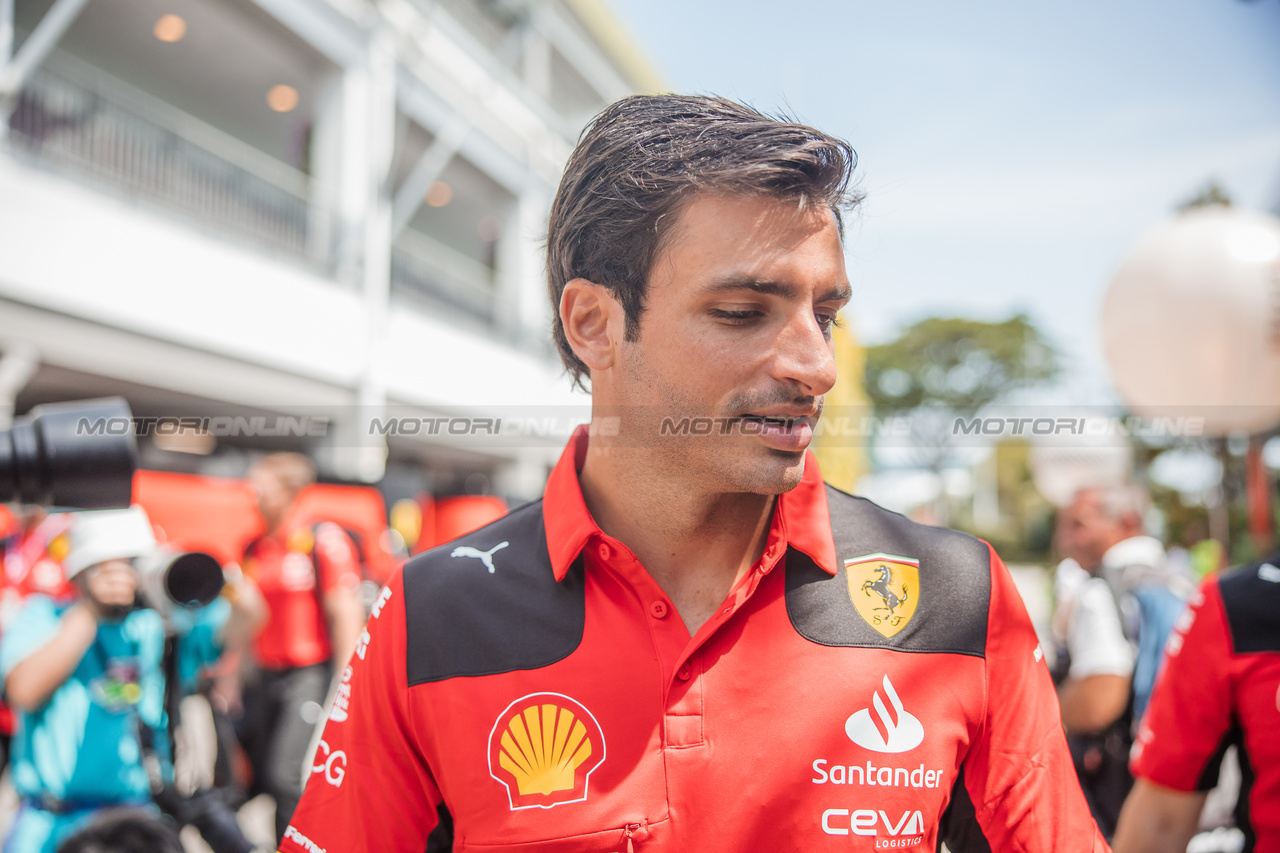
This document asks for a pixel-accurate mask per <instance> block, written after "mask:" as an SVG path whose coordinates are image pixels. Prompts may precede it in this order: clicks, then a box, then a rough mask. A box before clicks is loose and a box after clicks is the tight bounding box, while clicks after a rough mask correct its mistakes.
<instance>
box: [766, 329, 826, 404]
mask: <svg viewBox="0 0 1280 853" xmlns="http://www.w3.org/2000/svg"><path fill="white" fill-rule="evenodd" d="M774 347H775V352H774V357H773V364H772V372H773V375H774V378H775V379H778V380H781V381H785V382H789V383H794V384H796V385H798V386H799V390H800V391H801V393H802V394H804V395H805V396H811V397H820V396H822V395H823V394H825V393H827V392H828V391H830V390H831V388H832V386H834V385H835V384H836V359H835V355H834V354H833V352H832V346H831V339H830V338H828V337H827V335H826V333H824V332H823V330H822V327H821V326H820V325H819V324H818V319H817V318H816V317H815V316H814V315H813V312H812V311H803V310H802V311H799V312H797V313H796V314H795V315H794V316H792V317H791V318H790V319H789V320H788V321H787V324H786V326H785V327H784V328H783V329H782V331H781V332H780V333H779V335H778V337H777V339H776V340H775V342H774Z"/></svg>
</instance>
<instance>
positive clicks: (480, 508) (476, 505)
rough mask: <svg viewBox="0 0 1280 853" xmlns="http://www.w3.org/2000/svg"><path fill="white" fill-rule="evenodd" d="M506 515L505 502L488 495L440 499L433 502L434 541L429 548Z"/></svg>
mask: <svg viewBox="0 0 1280 853" xmlns="http://www.w3.org/2000/svg"><path fill="white" fill-rule="evenodd" d="M506 514H507V502H506V501H504V500H503V499H502V498H498V497H493V496H490V495H462V496H459V497H453V498H441V499H439V500H437V501H436V502H435V516H436V523H435V541H434V542H433V543H432V545H431V546H430V547H434V546H435V545H443V544H444V543H445V542H448V541H450V540H452V539H457V538H458V537H459V536H464V535H466V534H468V533H470V532H471V531H473V530H477V529H479V528H481V527H484V526H485V525H486V524H488V523H489V522H491V521H496V520H497V519H499V518H502V516H504V515H506ZM424 527H425V525H424Z"/></svg>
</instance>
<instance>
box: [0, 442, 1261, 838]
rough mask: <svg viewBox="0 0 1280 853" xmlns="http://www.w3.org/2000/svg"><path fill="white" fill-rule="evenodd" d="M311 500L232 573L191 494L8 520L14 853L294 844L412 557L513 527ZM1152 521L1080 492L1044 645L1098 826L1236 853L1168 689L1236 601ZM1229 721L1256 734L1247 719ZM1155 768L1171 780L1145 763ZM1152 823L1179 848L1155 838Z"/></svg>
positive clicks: (1143, 508) (264, 492) (1233, 757)
mask: <svg viewBox="0 0 1280 853" xmlns="http://www.w3.org/2000/svg"><path fill="white" fill-rule="evenodd" d="M314 480H315V471H314V468H313V467H312V464H311V462H310V461H309V460H308V459H307V458H306V457H305V456H302V455H299V454H291V453H279V454H272V455H269V456H266V457H264V458H262V459H261V460H259V461H258V463H257V464H255V465H254V466H253V468H252V469H251V470H250V472H249V475H248V477H247V481H246V482H245V483H241V484H240V487H241V488H243V489H244V492H243V493H244V494H247V495H251V496H252V502H253V505H254V508H255V515H254V519H253V522H254V523H253V525H252V526H244V527H243V528H234V525H233V529H243V530H244V531H247V534H246V535H245V536H243V541H240V542H237V543H235V544H234V546H232V545H229V544H227V543H225V542H223V543H215V545H216V547H212V548H210V549H209V550H211V551H219V550H221V551H223V552H225V553H224V554H223V555H221V556H222V557H223V558H221V559H219V558H215V557H214V556H212V555H210V554H208V553H204V552H202V551H199V550H194V549H193V550H187V549H186V548H185V547H184V545H183V542H184V541H186V542H189V541H191V537H190V536H186V537H184V536H177V537H174V536H172V535H171V531H167V530H166V529H165V528H164V526H162V525H160V524H158V523H156V518H157V517H159V518H169V519H172V518H174V516H173V514H172V510H173V507H172V504H173V503H174V502H178V503H181V502H183V501H184V500H185V501H187V502H189V503H190V502H191V499H190V498H181V497H178V495H179V492H176V491H174V490H172V489H170V490H169V491H164V490H157V489H156V488H154V487H149V488H147V489H142V490H135V498H136V497H137V495H138V493H139V491H140V492H141V494H142V495H143V496H144V497H145V498H146V500H144V501H143V502H142V503H143V504H150V505H151V506H150V510H151V515H148V508H147V507H145V506H144V505H135V506H133V507H132V508H130V509H127V510H110V511H96V512H80V513H55V514H49V513H46V512H45V511H44V510H42V509H39V508H35V507H26V508H22V509H20V510H19V511H18V512H16V513H15V514H13V515H12V516H11V517H10V518H9V519H8V526H9V529H8V530H7V535H6V538H4V539H3V540H2V542H0V552H2V553H3V561H4V562H3V566H4V572H3V591H2V592H0V677H3V679H4V694H3V695H4V700H5V704H4V705H3V706H0V714H2V715H3V716H0V732H2V735H0V746H2V748H3V753H4V760H5V763H6V764H7V773H8V780H9V784H10V785H11V786H12V788H13V789H14V790H15V791H16V794H17V798H18V807H17V811H16V813H15V814H13V815H12V817H11V819H10V823H9V830H8V836H7V840H6V842H5V846H4V850H5V851H6V853H28V851H49V853H53V852H54V851H63V850H72V851H75V850H93V851H109V850H141V851H145V850H157V851H168V850H180V849H182V847H181V845H180V843H179V840H178V835H177V830H178V829H179V828H181V827H183V826H187V825H190V826H193V827H195V829H196V830H198V832H199V834H200V836H201V837H202V838H203V840H204V843H205V844H207V845H208V846H209V847H210V848H211V849H212V850H214V851H215V852H216V853H249V851H252V850H253V849H255V845H254V843H253V842H251V841H250V840H249V839H248V838H247V837H246V834H245V832H244V830H243V829H242V828H241V826H240V824H239V823H238V822H237V817H236V812H237V810H238V809H239V808H240V807H241V806H243V805H244V804H245V803H246V802H248V801H249V800H250V799H252V798H255V797H258V796H259V795H263V794H265V795H267V796H269V798H270V802H271V803H273V804H274V833H275V837H276V838H279V837H280V835H281V834H282V833H283V832H284V830H285V828H286V826H287V825H288V823H289V818H290V815H291V814H292V812H293V810H294V808H295V806H296V805H297V803H298V800H299V798H300V796H301V793H302V790H303V787H304V785H305V783H306V781H307V780H308V779H309V778H311V777H312V776H314V775H323V776H324V777H325V778H326V779H328V780H329V781H330V782H334V780H340V779H341V776H342V774H343V773H344V761H345V759H344V757H343V755H342V753H341V752H334V753H332V754H329V753H328V750H327V749H325V747H324V744H323V742H322V741H321V740H320V733H321V729H322V727H323V724H324V722H325V721H326V720H328V719H330V718H333V719H342V718H344V715H345V713H346V695H345V693H344V685H345V684H346V681H347V679H348V678H349V676H350V669H349V668H348V667H347V661H348V660H349V659H350V658H351V656H352V655H353V654H358V653H359V651H358V650H359V647H360V644H361V641H362V639H361V638H362V634H363V631H364V622H365V620H366V618H367V616H368V612H369V608H370V607H371V606H373V605H374V603H375V602H376V599H377V594H378V589H379V587H380V585H381V583H382V581H384V580H385V579H386V577H387V576H388V574H389V573H390V572H391V571H392V570H393V569H394V568H395V566H396V565H398V563H399V561H401V560H402V559H403V558H404V557H406V556H407V555H408V552H409V551H410V550H421V548H423V547H426V546H429V545H433V544H436V543H437V542H438V541H441V540H442V538H443V539H448V538H453V536H455V535H458V534H460V533H462V532H465V531H466V530H467V529H470V528H472V527H476V526H479V525H480V524H481V523H484V522H485V521H487V520H489V519H490V518H492V517H494V516H496V515H497V514H499V513H501V512H502V511H503V507H502V506H501V505H500V502H496V501H494V499H482V500H481V501H480V502H479V506H480V508H479V510H477V505H476V504H475V503H474V502H473V503H472V504H470V505H469V506H470V510H469V512H470V515H467V514H465V513H464V517H460V518H458V519H455V520H454V522H453V523H454V526H455V528H456V529H437V527H438V526H437V527H433V528H432V529H433V531H434V533H433V534H428V535H424V531H423V528H424V523H425V524H426V526H428V527H431V526H432V524H433V523H434V522H433V521H432V519H431V518H430V517H429V516H428V517H427V518H426V519H425V522H424V515H423V513H422V511H421V508H420V507H418V508H416V509H415V508H412V507H407V506H405V505H403V504H397V505H396V506H395V507H394V508H393V509H392V512H391V513H390V516H391V521H390V526H388V525H387V522H386V517H387V514H386V513H385V511H383V510H382V504H381V502H380V500H379V501H378V502H377V512H376V513H375V515H376V516H377V519H376V521H375V522H374V523H373V527H370V526H369V525H368V524H365V523H363V522H361V521H360V520H359V515H360V514H359V512H358V511H356V510H354V509H353V507H354V505H355V504H356V503H358V502H359V501H358V500H357V499H358V498H359V495H358V494H356V493H355V492H351V493H349V494H347V497H346V498H343V497H342V494H343V493H342V492H341V489H342V488H343V487H331V488H336V489H338V490H339V491H338V492H337V493H336V494H337V495H338V497H337V498H336V499H335V498H334V497H333V495H330V496H329V498H328V499H325V500H320V499H318V498H317V497H316V494H317V492H316V491H315V490H316V489H317V488H323V487H317V486H315V485H314ZM198 485H199V484H198V483H197V486H198ZM192 494H194V495H196V496H197V497H198V496H199V495H200V494H202V492H200V491H199V488H197V489H196V490H195V491H194V492H192ZM366 497H367V496H366ZM158 501H159V503H157V502H158ZM166 502H167V504H166ZM216 504H217V501H214V500H210V501H209V502H208V503H207V504H206V505H204V506H202V505H201V503H200V500H199V499H196V500H195V501H194V503H192V505H191V506H188V507H186V513H187V516H191V517H194V518H195V519H196V522H197V524H196V526H197V527H199V526H200V524H201V522H203V523H204V524H205V525H208V524H210V523H211V522H212V521H214V520H216V519H218V518H220V516H218V513H217V511H216ZM477 512H478V513H479V514H477ZM1149 514H1150V503H1149V498H1148V496H1147V494H1146V492H1145V491H1144V489H1143V488H1141V487H1140V486H1137V485H1132V484H1110V485H1106V486H1100V487H1096V488H1086V489H1083V490H1081V491H1080V492H1079V493H1077V495H1076V497H1075V499H1074V500H1073V501H1072V502H1071V503H1070V505H1068V506H1066V507H1063V508H1062V509H1061V510H1060V512H1059V514H1058V522H1057V529H1056V535H1055V544H1056V550H1057V552H1058V554H1059V555H1060V557H1061V558H1062V561H1061V563H1060V564H1059V565H1058V567H1057V569H1056V573H1055V577H1054V599H1055V601H1054V607H1055V609H1054V612H1053V619H1052V624H1051V625H1048V626H1045V628H1046V631H1047V633H1048V634H1049V635H1050V636H1051V637H1052V638H1053V646H1054V647H1053V648H1052V649H1050V650H1049V662H1050V663H1051V665H1052V673H1053V676H1054V681H1055V683H1057V685H1058V690H1059V700H1060V704H1061V710H1062V721H1063V727H1064V729H1065V731H1066V733H1067V737H1068V742H1069V745H1070V748H1071V752H1072V756H1073V758H1074V760H1075V763H1076V770H1077V773H1078V774H1079V778H1080V782H1081V786H1082V788H1083V790H1084V792H1085V795H1086V799H1087V800H1088V802H1089V805H1090V808H1091V809H1092V811H1093V814H1094V817H1095V818H1096V819H1097V821H1098V824H1099V826H1100V827H1101V829H1102V831H1103V833H1104V835H1106V836H1107V837H1108V838H1109V839H1110V838H1114V839H1115V841H1116V845H1117V849H1119V850H1121V851H1122V853H1123V851H1132V850H1147V849H1151V850H1157V849H1179V850H1181V849H1186V845H1187V843H1188V841H1193V846H1192V849H1195V850H1198V851H1202V852H1203V851H1211V850H1222V851H1229V850H1240V849H1241V848H1242V846H1243V844H1244V838H1243V835H1242V834H1241V833H1240V831H1239V830H1229V829H1227V828H1228V827H1231V826H1232V825H1233V824H1234V822H1235V821H1234V816H1233V814H1234V813H1235V812H1237V811H1238V810H1239V809H1241V808H1244V809H1247V808H1248V806H1249V804H1248V802H1247V798H1248V791H1247V790H1244V791H1242V788H1241V772H1240V765H1241V758H1242V757H1240V756H1237V754H1236V753H1237V747H1236V746H1233V747H1232V748H1231V749H1223V746H1224V745H1225V744H1226V743H1227V740H1228V739H1227V738H1226V733H1225V732H1221V731H1216V730H1213V720H1208V721H1202V722H1203V729H1204V730H1203V731H1199V732H1194V733H1193V732H1190V731H1187V730H1179V731H1176V732H1174V733H1173V734H1172V735H1170V734H1169V733H1168V732H1164V731H1162V730H1161V728H1160V727H1161V726H1162V725H1164V724H1163V723H1162V722H1161V720H1163V719H1175V720H1182V721H1184V722H1185V721H1186V720H1187V719H1190V718H1191V716H1192V715H1191V714H1190V713H1189V711H1188V709H1187V707H1186V705H1187V704H1188V703H1192V704H1198V703H1201V699H1200V698H1197V697H1200V695H1201V694H1200V693H1199V692H1198V691H1199V690H1200V688H1199V687H1197V686H1195V685H1190V686H1187V685H1184V686H1183V687H1182V688H1181V689H1179V688H1178V687H1177V686H1176V685H1175V686H1173V687H1170V686H1168V685H1164V686H1159V685H1160V684H1161V679H1160V678H1158V675H1159V674H1160V673H1161V672H1162V670H1163V669H1164V668H1165V667H1166V665H1167V663H1168V661H1167V659H1166V655H1168V656H1169V657H1178V658H1187V659H1192V658H1196V657H1197V656H1198V662H1197V663H1195V664H1194V666H1195V668H1196V669H1197V671H1198V672H1199V676H1203V675H1204V671H1205V670H1206V669H1211V668H1212V667H1213V666H1215V665H1216V664H1215V663H1214V660H1213V658H1212V655H1213V654H1216V653H1215V652H1213V651H1212V649H1211V648H1210V646H1211V644H1212V642H1213V640H1212V638H1208V639H1206V638H1204V637H1198V636H1197V635H1196V634H1195V631H1204V630H1208V629H1207V628H1205V627H1204V625H1205V623H1206V619H1200V620H1199V624H1200V627H1198V628H1196V627H1195V624H1197V623H1196V620H1195V618H1194V617H1195V614H1196V610H1195V608H1196V607H1200V606H1203V604H1204V602H1205V600H1206V595H1216V596H1219V597H1222V596H1227V595H1228V593H1227V592H1224V591H1220V590H1219V589H1218V586H1217V584H1218V581H1219V572H1218V571H1217V570H1218V569H1220V568H1222V567H1221V566H1218V565H1216V564H1215V565H1210V566H1203V565H1201V568H1202V571H1196V568H1195V567H1196V566H1197V565H1198V564H1202V563H1203V561H1199V562H1197V561H1195V560H1192V559H1188V558H1187V556H1186V555H1185V554H1184V553H1182V552H1180V551H1179V550H1178V549H1174V550H1173V551H1171V552H1170V551H1166V549H1165V547H1164V545H1163V544H1162V543H1161V541H1160V540H1159V539H1156V538H1154V537H1152V536H1149V535H1147V532H1146V523H1145V522H1146V519H1147V518H1148V517H1149ZM175 525H177V526H181V525H178V524H177V522H173V521H171V524H170V526H175ZM379 526H380V527H381V529H380V530H379ZM446 526H447V525H446ZM362 527H363V530H362V529H361V528H362ZM219 529H225V525H224V524H222V523H221V522H219ZM0 532H3V531H0ZM197 538H198V537H197ZM370 540H374V541H370ZM228 554H229V555H230V558H226V557H227V555H228ZM1268 567H1269V568H1270V570H1271V571H1272V572H1274V573H1275V574H1276V577H1275V578H1272V579H1271V580H1272V581H1273V582H1275V581H1280V569H1278V568H1276V567H1275V566H1274V565H1272V564H1270V563H1264V564H1262V567H1261V568H1259V567H1254V571H1255V574H1256V573H1257V572H1258V571H1261V572H1262V573H1263V575H1265V574H1266V568H1268ZM1236 574H1239V573H1236ZM1233 576H1234V575H1233ZM1223 583H1224V584H1226V583H1228V582H1227V581H1223ZM1232 583H1234V581H1232ZM1223 589H1224V590H1225V589H1226V587H1225V586H1224V587H1223ZM1188 604H1190V605H1191V609H1190V610H1188V609H1187V608H1188ZM1229 609H1230V608H1227V610H1228V611H1229ZM1228 618H1230V614H1229V613H1228ZM1193 628H1194V631H1193ZM1236 630H1237V633H1239V630H1241V629H1240V628H1239V626H1236ZM1191 644H1195V648H1192V645H1191ZM1230 653H1231V652H1230V650H1228V651H1227V652H1222V653H1221V654H1220V655H1219V656H1220V657H1222V656H1228V655H1229V654H1230ZM1223 665H1225V664H1223ZM1169 680H1170V679H1169V678H1166V679H1164V681H1169ZM1188 697H1190V698H1188ZM1179 703H1181V704H1179ZM1162 706H1167V707H1162ZM1227 712H1228V713H1227V718H1229V719H1230V720H1231V721H1232V723H1233V725H1236V726H1237V727H1238V724H1239V720H1240V719H1247V714H1244V715H1243V716H1242V712H1241V710H1240V709H1238V708H1228V709H1227ZM1171 737H1172V738H1173V739H1175V740H1178V741H1179V742H1180V743H1182V744H1183V747H1181V748H1183V749H1184V751H1185V750H1187V749H1191V747H1186V746H1185V744H1186V743H1192V744H1195V743H1203V744H1204V749H1205V750H1207V751H1210V752H1215V754H1214V755H1212V756H1210V757H1209V759H1206V758H1205V756H1195V755H1192V756H1190V757H1189V758H1188V761H1189V762H1190V763H1191V764H1192V765H1194V766H1197V767H1203V766H1204V765H1205V763H1206V760H1208V763H1209V765H1210V766H1211V769H1212V774H1207V773H1205V772H1198V777H1200V778H1196V779H1195V780H1194V784H1193V785H1191V786H1189V787H1191V789H1192V790H1191V792H1190V793H1189V795H1188V796H1189V797H1190V798H1189V799H1185V800H1184V799H1178V798H1177V797H1174V799H1173V800H1172V801H1168V800H1167V799H1161V797H1163V796H1165V794H1166V792H1170V791H1173V792H1177V791H1178V789H1179V785H1178V784H1176V780H1175V782H1173V783H1171V782H1170V778H1169V776H1168V773H1170V772H1173V771H1170V770H1169V765H1167V763H1166V764H1162V763H1161V762H1162V761H1164V759H1161V758H1160V750H1161V749H1164V748H1165V746H1164V743H1163V742H1162V739H1166V740H1167V739H1169V738H1171ZM1236 743H1237V745H1244V744H1247V740H1237V741H1236ZM1135 745H1136V746H1135ZM1148 747H1149V748H1150V754H1149V755H1153V756H1155V757H1149V756H1148V755H1144V750H1145V749H1147V748H1148ZM1217 753H1221V754H1217ZM1245 763H1246V766H1247V757H1246V760H1245ZM1174 764H1176V762H1174ZM1162 774H1163V775H1162ZM1135 775H1136V778H1137V782H1136V786H1135ZM1184 787H1187V786H1184ZM1210 789H1213V790H1212V792H1210ZM1153 792H1154V793H1153ZM1206 799H1207V801H1208V805H1207V806H1206V805H1205V803H1206ZM1126 803H1127V805H1126ZM164 816H167V817H164ZM1255 819H1256V815H1255ZM1153 821H1154V822H1155V823H1156V824H1158V825H1159V826H1160V827H1161V832H1173V833H1174V834H1173V835H1172V836H1169V835H1167V834H1166V835H1159V834H1156V833H1154V831H1148V830H1149V829H1150V827H1149V826H1148V824H1150V823H1152V822H1153ZM1193 836H1194V840H1193ZM1153 844H1154V845H1155V846H1151V845H1153ZM259 849H261V842H260V843H259Z"/></svg>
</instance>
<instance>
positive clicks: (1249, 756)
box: [1115, 553, 1280, 853]
mask: <svg viewBox="0 0 1280 853" xmlns="http://www.w3.org/2000/svg"><path fill="white" fill-rule="evenodd" d="M1232 744H1234V745H1235V746H1236V747H1237V748H1238V750H1239V755H1240V769H1241V776H1242V783H1241V787H1240V799H1239V801H1238V802H1237V804H1236V811H1235V817H1236V825H1237V826H1238V827H1240V829H1241V830H1242V831H1243V832H1244V837H1245V844H1244V848H1243V853H1277V851H1280V553H1278V554H1274V555H1272V557H1271V559H1270V560H1264V561H1262V562H1259V563H1254V564H1253V565H1249V566H1243V567H1241V568H1238V569H1235V570H1234V571H1230V572H1226V573H1223V574H1222V575H1210V576H1209V577H1207V578H1205V580H1204V581H1203V582H1202V583H1201V585H1200V589H1199V591H1198V592H1197V593H1196V595H1195V596H1194V597H1193V598H1192V599H1191V606H1190V607H1189V608H1188V609H1187V610H1186V611H1184V612H1183V614H1182V617H1181V618H1180V619H1179V620H1178V624H1177V626H1176V628H1175V630H1174V633H1173V634H1171V635H1170V636H1169V642H1168V643H1167V644H1166V646H1165V664H1164V672H1163V673H1161V675H1160V677H1159V680H1158V681H1157V682H1156V689H1155V692H1154V693H1153V694H1152V696H1151V704H1150V706H1149V707H1148V709H1147V714H1146V716H1145V717H1143V720H1142V726H1141V727H1140V728H1139V730H1138V739H1137V743H1136V744H1135V745H1134V750H1133V760H1132V765H1131V766H1132V769H1133V775H1134V778H1135V780H1136V781H1135V783H1134V788H1133V792H1132V793H1130V795H1129V798H1128V799H1127V800H1126V801H1125V804H1124V809H1123V811H1121V813H1120V825H1119V827H1118V828H1117V830H1116V839H1115V840H1116V850H1117V851H1120V853H1162V851H1165V850H1186V849H1187V842H1188V841H1190V840H1191V837H1192V836H1193V835H1195V833H1196V829H1197V827H1198V825H1199V822H1200V811H1201V809H1202V808H1203V807H1204V802H1205V798H1206V796H1207V793H1208V791H1209V789H1210V788H1212V787H1213V786H1214V785H1215V784H1217V780H1218V770H1219V768H1220V765H1221V762H1222V756H1223V753H1224V752H1225V750H1226V748H1227V747H1228V746H1230V745H1232Z"/></svg>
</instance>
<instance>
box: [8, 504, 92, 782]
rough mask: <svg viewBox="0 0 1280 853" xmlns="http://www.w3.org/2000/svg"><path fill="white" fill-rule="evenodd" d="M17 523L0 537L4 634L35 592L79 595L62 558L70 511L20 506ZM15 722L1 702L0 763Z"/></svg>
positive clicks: (61, 597)
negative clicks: (69, 578) (50, 510)
mask: <svg viewBox="0 0 1280 853" xmlns="http://www.w3.org/2000/svg"><path fill="white" fill-rule="evenodd" d="M14 521H15V527H14V529H13V530H12V531H11V532H10V533H9V535H7V536H5V537H4V538H3V539H0V566H3V569H4V573H3V575H2V576H0V637H3V636H4V631H5V628H6V627H7V626H8V625H9V623H10V622H12V621H13V619H14V617H16V616H17V615H18V611H20V610H21V609H22V605H23V603H24V602H25V601H26V600H27V598H28V597H30V596H32V595H36V594H39V595H47V596H49V597H50V598H53V599H56V600H59V601H61V600H66V599H69V598H73V597H75V586H74V585H72V584H71V583H70V582H69V581H68V580H67V575H66V570H65V569H63V567H62V561H63V559H64V558H66V556H67V550H68V548H69V547H70V546H69V545H68V535H67V534H68V530H69V529H70V527H71V516H70V515H69V514H68V513H54V514H52V515H51V514H49V513H48V512H47V511H46V510H45V509H44V507H40V506H34V505H28V506H22V507H20V508H19V509H18V512H17V514H16V517H15V518H14ZM14 725H15V720H14V715H13V710H12V709H11V708H10V707H9V706H8V704H6V703H4V702H0V765H4V764H7V763H8V756H9V743H10V740H11V738H12V737H13V729H14Z"/></svg>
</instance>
